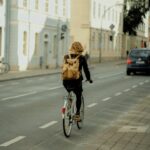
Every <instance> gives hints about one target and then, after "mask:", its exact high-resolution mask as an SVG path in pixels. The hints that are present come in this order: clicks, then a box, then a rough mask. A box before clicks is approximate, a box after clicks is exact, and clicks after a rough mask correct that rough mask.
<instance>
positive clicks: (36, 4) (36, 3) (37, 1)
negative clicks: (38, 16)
mask: <svg viewBox="0 0 150 150" xmlns="http://www.w3.org/2000/svg"><path fill="white" fill-rule="evenodd" d="M35 9H36V10H38V9H39V0H35Z"/></svg>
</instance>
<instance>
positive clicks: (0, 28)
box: [0, 0, 6, 56]
mask: <svg viewBox="0 0 150 150" xmlns="http://www.w3.org/2000/svg"><path fill="white" fill-rule="evenodd" d="M5 7H6V3H5V1H3V0H0V12H1V13H0V56H2V55H4V47H5V43H4V40H5V34H4V32H5V26H6V20H5V18H6V17H5V14H6V12H5V10H6V9H5Z"/></svg>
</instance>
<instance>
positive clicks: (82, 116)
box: [77, 95, 84, 129]
mask: <svg viewBox="0 0 150 150" xmlns="http://www.w3.org/2000/svg"><path fill="white" fill-rule="evenodd" d="M83 121H84V97H83V95H82V97H81V108H80V121H77V127H78V129H81V128H82V127H83Z"/></svg>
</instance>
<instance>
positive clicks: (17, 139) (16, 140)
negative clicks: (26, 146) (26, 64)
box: [0, 136, 25, 147]
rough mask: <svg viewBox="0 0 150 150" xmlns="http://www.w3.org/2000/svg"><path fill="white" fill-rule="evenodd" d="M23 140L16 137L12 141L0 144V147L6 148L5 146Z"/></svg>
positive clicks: (22, 137)
mask: <svg viewBox="0 0 150 150" xmlns="http://www.w3.org/2000/svg"><path fill="white" fill-rule="evenodd" d="M24 138H25V136H18V137H16V138H14V139H12V140H10V141H7V142H5V143H3V144H1V145H0V146H5V147H6V146H9V145H11V144H14V143H16V142H18V141H20V140H22V139H24Z"/></svg>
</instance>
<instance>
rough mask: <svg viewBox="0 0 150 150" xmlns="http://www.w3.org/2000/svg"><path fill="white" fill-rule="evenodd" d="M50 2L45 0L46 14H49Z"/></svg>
mask: <svg viewBox="0 0 150 150" xmlns="http://www.w3.org/2000/svg"><path fill="white" fill-rule="evenodd" d="M48 7H49V0H45V12H48Z"/></svg>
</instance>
